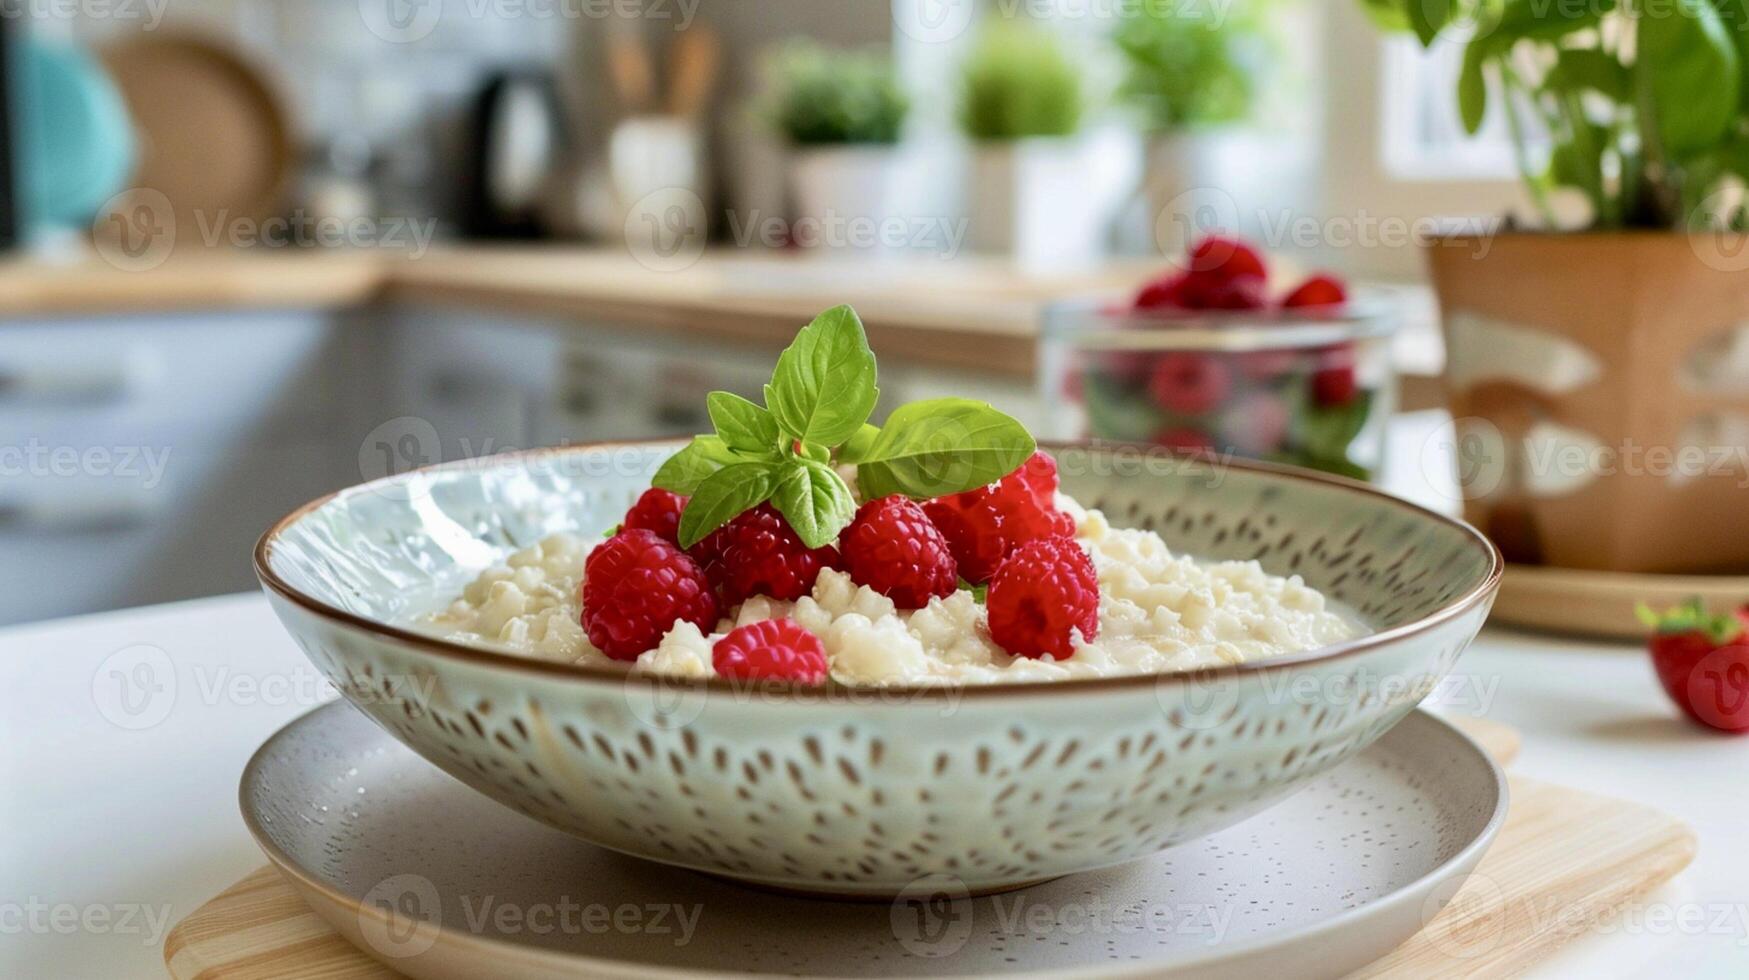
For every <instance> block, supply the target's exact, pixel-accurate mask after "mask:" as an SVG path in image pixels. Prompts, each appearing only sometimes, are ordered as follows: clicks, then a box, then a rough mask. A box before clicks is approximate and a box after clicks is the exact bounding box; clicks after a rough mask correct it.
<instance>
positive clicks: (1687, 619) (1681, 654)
mask: <svg viewBox="0 0 1749 980" xmlns="http://www.w3.org/2000/svg"><path fill="white" fill-rule="evenodd" d="M1639 616H1640V621H1641V622H1643V623H1645V624H1646V625H1647V626H1648V627H1651V628H1652V630H1653V633H1652V638H1651V640H1650V641H1649V643H1648V647H1649V649H1650V651H1651V654H1652V668H1653V670H1655V671H1657V673H1658V682H1659V683H1660V684H1663V685H1664V693H1666V694H1668V695H1670V699H1671V700H1672V701H1675V702H1676V706H1677V707H1679V708H1681V709H1682V712H1683V713H1684V714H1686V715H1688V717H1690V718H1692V719H1694V720H1695V721H1697V722H1699V723H1700V724H1702V725H1706V726H1707V727H1709V728H1716V729H1718V730H1719V731H1722V732H1732V733H1742V732H1749V605H1745V606H1743V607H1741V608H1739V609H1738V610H1737V611H1736V612H1734V613H1731V614H1721V615H1712V614H1709V613H1708V612H1707V611H1706V607H1705V606H1704V605H1703V604H1702V603H1701V601H1700V600H1699V599H1694V600H1691V601H1689V602H1688V603H1686V604H1684V605H1681V606H1677V607H1676V608H1674V609H1670V610H1666V611H1665V612H1664V613H1663V614H1662V615H1660V614H1658V613H1656V612H1654V611H1653V610H1651V609H1650V608H1648V607H1646V606H1644V605H1642V606H1640V607H1639Z"/></svg>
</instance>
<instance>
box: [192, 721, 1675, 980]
mask: <svg viewBox="0 0 1749 980" xmlns="http://www.w3.org/2000/svg"><path fill="white" fill-rule="evenodd" d="M1450 720H1452V721H1454V722H1457V723H1458V725H1459V727H1461V728H1463V729H1464V730H1465V731H1466V732H1468V733H1469V734H1470V736H1471V737H1472V738H1474V739H1475V740H1476V741H1477V742H1478V743H1480V744H1481V745H1482V747H1483V748H1485V749H1487V750H1488V752H1489V753H1490V754H1491V755H1493V756H1494V758H1496V759H1498V760H1499V761H1500V762H1501V763H1503V764H1504V763H1506V762H1509V761H1511V759H1512V758H1513V757H1515V756H1516V755H1517V754H1518V745H1519V740H1518V733H1517V732H1516V731H1514V730H1513V729H1511V728H1508V727H1506V726H1504V725H1500V724H1496V723H1493V722H1488V721H1483V720H1477V719H1450ZM1511 784H1512V803H1511V810H1510V812H1509V813H1508V815H1507V819H1506V825H1505V826H1504V827H1503V828H1502V829H1501V831H1500V836H1499V837H1498V838H1497V839H1496V840H1495V841H1494V846H1493V847H1492V848H1490V849H1489V851H1488V854H1487V856H1486V857H1484V858H1483V859H1482V863H1481V864H1480V865H1479V866H1478V867H1477V869H1476V871H1475V873H1474V874H1472V875H1471V876H1470V879H1469V881H1468V882H1467V883H1466V884H1465V885H1464V887H1463V888H1462V889H1461V890H1459V892H1458V893H1457V895H1456V896H1455V898H1454V899H1453V900H1452V902H1451V903H1450V904H1449V905H1447V906H1446V908H1445V910H1444V911H1443V912H1441V913H1440V914H1439V915H1438V916H1437V917H1436V918H1435V919H1434V920H1433V922H1432V923H1431V924H1429V925H1428V927H1427V928H1426V929H1424V930H1422V931H1421V932H1420V933H1419V934H1417V935H1416V936H1415V937H1414V938H1412V939H1410V940H1409V941H1408V942H1406V943H1404V944H1403V945H1402V946H1400V947H1398V948H1397V949H1396V950H1395V951H1393V952H1392V953H1391V954H1390V955H1389V956H1386V957H1385V958H1384V959H1382V960H1379V961H1378V962H1377V963H1374V964H1373V965H1372V966H1370V967H1368V968H1366V969H1365V970H1363V971H1361V972H1360V974H1358V976H1363V977H1369V978H1391V980H1396V978H1403V980H1411V978H1413V980H1421V978H1426V977H1477V976H1511V975H1514V974H1516V973H1519V972H1521V971H1523V970H1524V969H1525V968H1526V967H1528V966H1530V965H1531V964H1532V963H1534V962H1536V961H1537V960H1538V959H1540V958H1542V957H1543V956H1546V955H1547V954H1548V953H1550V952H1552V951H1553V950H1554V949H1555V948H1556V947H1558V946H1560V945H1561V944H1562V943H1564V942H1566V941H1567V940H1569V939H1572V938H1574V937H1575V935H1579V934H1581V933H1580V932H1579V931H1578V930H1575V929H1573V928H1572V926H1571V924H1572V923H1574V922H1601V921H1606V920H1607V917H1608V915H1609V913H1610V912H1612V911H1614V910H1617V909H1619V908H1621V907H1622V906H1624V905H1625V904H1627V903H1628V902H1630V901H1632V900H1633V899H1634V898H1635V897H1636V896H1638V895H1641V894H1643V893H1645V892H1647V891H1649V890H1650V889H1652V888H1653V887H1654V886H1656V885H1658V884H1660V883H1662V882H1664V881H1667V880H1668V879H1669V878H1670V877H1671V876H1673V875H1675V874H1676V873H1677V872H1678V871H1681V870H1682V869H1683V868H1684V867H1686V866H1687V865H1688V862H1689V861H1691V860H1692V859H1693V858H1694V852H1695V838H1694V833H1693V831H1691V830H1689V829H1688V827H1687V826H1686V825H1685V824H1683V823H1681V822H1680V821H1678V820H1676V819H1675V818H1673V817H1670V816H1667V815H1666V814H1663V813H1660V812H1658V811H1657V810H1654V809H1652V808H1650V807H1647V806H1642V805H1640V804H1637V803H1627V802H1622V801H1619V800H1612V799H1608V798H1605V797H1601V796H1594V795H1592V794H1590V793H1582V792H1580V791H1578V790H1572V789H1565V788H1563V787H1560V786H1551V785H1549V784H1547V783H1539V782H1535V781H1532V780H1528V779H1517V778H1515V779H1512V780H1511ZM1549 909H1559V910H1561V913H1562V914H1560V915H1550V914H1548V910H1549ZM164 961H165V963H166V965H168V966H169V968H170V974H171V976H173V977H176V978H178V980H196V978H199V980H266V978H277V980H284V978H293V980H318V978H319V980H391V978H394V977H398V976H399V974H397V973H395V972H394V971H392V970H390V969H388V968H387V967H385V966H383V965H381V964H379V963H377V962H376V961H375V960H372V959H370V958H369V957H367V956H365V955H364V954H363V953H360V952H359V951H358V950H357V949H356V948H354V947H353V946H352V945H351V944H350V943H348V942H347V941H346V940H344V939H342V938H341V937H340V936H339V935H338V934H336V933H335V932H334V931H333V930H332V929H330V928H329V927H328V924H327V923H326V922H324V921H323V920H322V919H321V918H319V917H317V915H316V914H315V913H314V912H311V911H310V909H309V907H308V906H306V905H305V904H304V903H303V900H302V899H300V898H298V896H297V895H296V893H294V892H293V891H292V889H291V887H290V886H289V885H287V884H286V883H285V882H284V880H283V879H281V878H280V876H279V873H278V872H276V871H274V870H273V869H272V868H262V869H260V870H258V871H256V872H254V873H253V874H251V875H249V876H248V877H247V878H244V879H243V880H242V881H239V882H237V883H236V884H235V885H232V886H231V887H230V888H227V889H225V891H223V892H221V893H220V894H219V895H218V896H217V897H215V898H213V899H212V900H211V901H209V902H207V903H206V904H205V905H202V906H201V907H200V908H198V909H196V910H195V911H194V912H193V913H192V914H191V915H189V916H188V918H186V919H183V920H182V921H181V922H180V923H178V924H177V925H176V928H174V929H172V930H171V931H170V935H169V937H168V938H166V939H165V941H164Z"/></svg>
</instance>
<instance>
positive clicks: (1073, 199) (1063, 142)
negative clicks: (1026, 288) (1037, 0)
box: [959, 21, 1119, 268]
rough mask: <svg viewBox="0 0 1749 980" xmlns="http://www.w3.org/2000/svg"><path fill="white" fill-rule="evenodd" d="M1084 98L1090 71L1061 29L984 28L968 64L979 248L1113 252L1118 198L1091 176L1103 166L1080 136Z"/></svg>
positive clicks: (1068, 256) (965, 120) (968, 129)
mask: <svg viewBox="0 0 1749 980" xmlns="http://www.w3.org/2000/svg"><path fill="white" fill-rule="evenodd" d="M1085 102H1086V100H1085V96H1084V93H1083V86H1082V78H1081V69H1080V67H1079V66H1077V65H1076V64H1075V63H1074V61H1073V60H1072V59H1071V58H1070V56H1069V54H1068V52H1067V51H1066V50H1064V47H1063V45H1062V44H1061V42H1059V41H1058V39H1057V38H1056V37H1055V36H1054V35H1052V34H1049V33H1047V32H1045V31H1043V30H1040V29H1038V28H1034V27H1023V26H1021V25H1018V24H1016V23H1014V22H1012V21H998V22H996V23H994V24H992V25H991V26H989V27H987V28H986V29H985V30H984V32H983V34H982V35H981V36H980V38H979V39H978V42H977V45H976V46H975V47H974V49H973V50H972V52H971V54H970V55H969V56H968V57H967V59H966V61H965V63H964V65H963V66H962V67H961V70H960V105H959V118H960V128H961V129H962V130H963V131H964V133H965V135H966V136H967V138H969V139H971V140H972V141H973V144H974V145H973V148H972V154H971V166H970V169H969V174H968V176H969V178H970V181H969V184H968V186H967V188H966V205H967V213H968V216H969V218H970V222H969V228H968V238H969V240H970V241H971V244H972V247H973V248H975V249H978V250H979V251H985V252H996V253H1002V254H1008V255H1013V256H1014V257H1015V258H1016V260H1017V261H1018V262H1019V264H1020V265H1022V266H1025V267H1040V268H1060V267H1062V266H1063V265H1065V264H1068V265H1074V264H1084V263H1088V262H1091V261H1093V260H1094V259H1096V258H1097V257H1098V256H1099V254H1100V253H1101V252H1102V251H1103V250H1104V248H1103V247H1104V240H1105V235H1106V231H1107V225H1108V223H1109V221H1110V219H1111V217H1112V211H1113V210H1114V208H1115V206H1116V205H1117V204H1118V203H1119V202H1118V201H1117V200H1115V199H1111V198H1113V195H1111V194H1109V193H1105V191H1106V190H1107V188H1103V187H1101V186H1100V182H1098V181H1097V180H1094V179H1091V178H1092V175H1094V174H1096V173H1097V172H1098V170H1099V169H1100V168H1099V160H1098V159H1097V158H1096V153H1097V148H1096V147H1094V146H1093V145H1092V144H1090V143H1089V142H1088V141H1085V140H1083V139H1081V138H1080V135H1081V124H1082V118H1083V116H1084V115H1085V109H1086V105H1085ZM1106 183H1107V184H1109V183H1110V182H1106Z"/></svg>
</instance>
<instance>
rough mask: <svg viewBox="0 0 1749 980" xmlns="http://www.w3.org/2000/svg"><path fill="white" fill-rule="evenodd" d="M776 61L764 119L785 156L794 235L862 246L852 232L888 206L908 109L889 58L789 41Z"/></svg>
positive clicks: (883, 214)
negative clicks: (768, 118)
mask: <svg viewBox="0 0 1749 980" xmlns="http://www.w3.org/2000/svg"><path fill="white" fill-rule="evenodd" d="M774 66H775V75H776V85H777V92H776V96H775V98H774V100H773V104H772V107H771V110H770V116H771V119H772V122H773V124H774V125H775V126H776V128H777V130H778V132H779V134H780V135H781V136H782V137H783V139H784V141H785V142H786V143H787V145H788V147H789V150H790V153H791V156H790V166H789V170H790V188H791V193H792V196H793V198H794V205H795V214H794V218H795V229H796V237H797V238H798V239H799V240H801V242H802V243H803V244H816V243H818V244H826V245H841V246H845V245H848V246H856V245H863V244H867V243H866V242H865V240H864V239H865V236H864V235H863V234H860V233H859V232H858V231H857V229H859V228H861V229H867V228H869V227H871V226H873V225H878V224H879V223H881V222H883V221H884V220H885V219H887V218H888V217H890V216H891V212H892V210H893V201H894V196H895V194H896V193H897V191H898V183H899V181H900V179H901V172H900V167H901V157H900V154H899V149H898V146H899V140H900V136H901V135H902V130H903V127H904V123H905V117H906V115H907V113H908V112H909V111H910V100H909V98H907V97H906V95H905V93H904V90H903V89H901V88H900V86H899V83H898V80H897V78H896V77H895V75H894V72H893V66H892V62H891V59H890V58H889V57H888V56H887V55H886V54H885V53H881V52H874V51H840V50H833V49H828V48H824V47H821V46H819V45H817V44H814V43H811V42H805V41H794V42H791V43H790V44H788V45H786V46H785V47H784V48H783V49H782V50H781V51H780V52H779V53H778V55H777V57H776V59H775V65H774ZM810 238H813V239H815V241H809V239H810Z"/></svg>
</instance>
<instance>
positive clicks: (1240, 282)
mask: <svg viewBox="0 0 1749 980" xmlns="http://www.w3.org/2000/svg"><path fill="white" fill-rule="evenodd" d="M1185 299H1186V300H1187V301H1188V302H1189V303H1190V308H1191V309H1194V310H1261V309H1266V308H1267V307H1268V306H1269V298H1268V295H1267V294H1266V293H1265V291H1264V285H1263V280H1262V279H1259V278H1258V277H1256V276H1252V275H1242V276H1234V277H1232V278H1230V279H1211V278H1209V277H1206V276H1198V277H1197V279H1196V280H1195V282H1194V283H1193V286H1192V288H1191V289H1190V290H1189V291H1188V292H1187V293H1186V294H1185Z"/></svg>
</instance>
